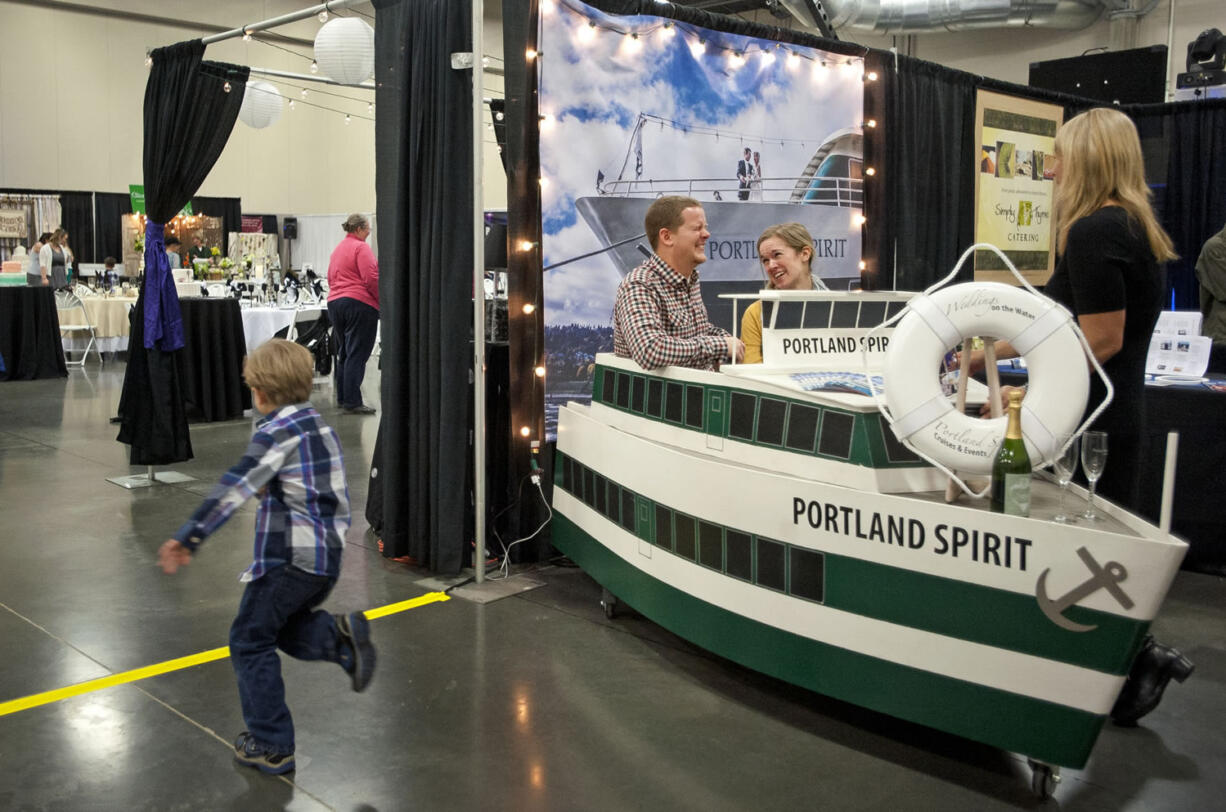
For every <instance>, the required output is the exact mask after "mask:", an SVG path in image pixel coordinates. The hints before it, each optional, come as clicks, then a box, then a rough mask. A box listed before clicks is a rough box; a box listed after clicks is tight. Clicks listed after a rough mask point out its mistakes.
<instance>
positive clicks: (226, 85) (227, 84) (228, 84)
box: [221, 82, 230, 93]
mask: <svg viewBox="0 0 1226 812" xmlns="http://www.w3.org/2000/svg"><path fill="white" fill-rule="evenodd" d="M221 89H222V90H224V91H226V92H227V93H229V92H230V83H229V82H226V83H225V84H224V85H222V86H221Z"/></svg>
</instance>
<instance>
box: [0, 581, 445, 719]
mask: <svg viewBox="0 0 1226 812" xmlns="http://www.w3.org/2000/svg"><path fill="white" fill-rule="evenodd" d="M449 600H451V598H450V596H448V595H447V594H446V593H445V592H428V593H426V594H425V595H422V596H421V597H419V598H412V599H410V600H407V601H400V602H399V603H389V604H388V605H387V606H380V607H377V608H375V609H367V610H366V611H365V612H363V614H364V615H366V618H367V620H375V619H377V618H381V617H387V616H388V615H394V614H396V613H397V612H407V611H408V610H410V609H416V608H417V607H419V606H425V605H426V604H430V603H437V602H439V601H449ZM229 656H230V648H229V646H222V647H221V648H215V649H210V650H208V651H202V652H200V653H198V654H191V655H188V656H187V657H179V658H178V659H174V660H167V661H165V662H162V663H154V664H153V665H146V666H145V667H143V668H136V669H133V670H131V671H124V672H122V673H119V674H111V675H110V676H107V677H99V678H98V679H91V680H89V681H87V682H78V683H77V684H76V685H69V686H68V687H66V688H57V689H56V690H54V691H44V692H43V693H41V694H31V695H30V696H23V697H21V698H20V699H12V700H9V701H8V702H0V716H7V715H8V714H10V713H17V712H18V711H23V710H29V709H30V708H37V707H38V706H39V705H48V704H50V703H52V702H59V701H60V700H61V699H68V698H69V697H73V696H80V695H81V694H88V693H92V692H93V691H101V690H102V689H103V688H110V687H112V686H115V685H123V684H124V683H127V682H136V681H138V680H142V679H148V678H149V677H156V676H158V675H159V674H167V673H169V672H171V671H181V670H182V669H184V668H191V667H192V666H196V665H203V664H204V663H211V662H213V661H215V660H224V659H225V658H227V657H229Z"/></svg>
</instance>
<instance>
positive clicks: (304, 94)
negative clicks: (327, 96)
mask: <svg viewBox="0 0 1226 812" xmlns="http://www.w3.org/2000/svg"><path fill="white" fill-rule="evenodd" d="M306 96H307V91H306V88H305V87H304V88H303V89H302V98H304V99H305V98H306Z"/></svg>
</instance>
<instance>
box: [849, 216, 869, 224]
mask: <svg viewBox="0 0 1226 812" xmlns="http://www.w3.org/2000/svg"><path fill="white" fill-rule="evenodd" d="M852 222H854V223H855V224H856V225H858V226H862V225H864V224H865V223H867V222H868V218H867V217H865V216H864V215H863V214H857V215H856V216H855V217H853V218H852Z"/></svg>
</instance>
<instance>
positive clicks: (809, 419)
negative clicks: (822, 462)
mask: <svg viewBox="0 0 1226 812" xmlns="http://www.w3.org/2000/svg"><path fill="white" fill-rule="evenodd" d="M820 415H821V410H820V409H817V408H815V407H813V406H805V405H804V404H801V403H793V404H792V408H791V410H790V411H789V413H788V436H787V442H786V443H785V445H786V446H787V447H788V448H790V449H792V450H793V451H803V452H804V453H806V454H812V453H813V441H814V440H815V439H817V419H818V417H819V416H820Z"/></svg>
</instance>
